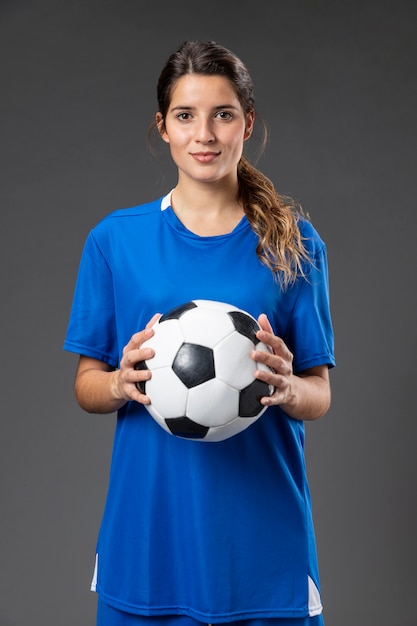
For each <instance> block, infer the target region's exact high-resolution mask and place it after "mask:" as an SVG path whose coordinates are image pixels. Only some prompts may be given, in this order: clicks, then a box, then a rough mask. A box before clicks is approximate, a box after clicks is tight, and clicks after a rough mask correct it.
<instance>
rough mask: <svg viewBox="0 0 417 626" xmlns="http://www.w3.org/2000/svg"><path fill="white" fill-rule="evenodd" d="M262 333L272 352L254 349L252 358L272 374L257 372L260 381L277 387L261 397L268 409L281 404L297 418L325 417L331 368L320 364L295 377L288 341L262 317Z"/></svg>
mask: <svg viewBox="0 0 417 626" xmlns="http://www.w3.org/2000/svg"><path fill="white" fill-rule="evenodd" d="M258 322H259V325H260V327H261V330H259V331H258V332H257V334H256V336H257V338H258V339H259V341H262V342H263V343H265V344H266V345H267V346H269V348H270V350H269V351H268V352H266V351H265V352H263V351H261V350H254V351H253V353H252V358H253V359H254V360H255V361H257V362H258V363H263V364H264V365H267V366H268V367H269V368H270V369H271V371H264V370H261V369H259V370H257V371H256V377H257V378H258V380H262V381H264V382H266V383H267V384H268V385H272V386H273V387H274V391H273V393H272V394H271V395H270V396H265V397H264V398H261V403H262V404H263V405H264V406H271V405H280V407H281V408H282V410H283V411H284V412H285V413H286V414H287V415H289V416H290V417H292V418H294V419H301V420H314V419H318V418H319V417H322V416H323V415H325V413H326V412H327V410H328V409H329V406H330V383H329V368H328V366H327V365H325V364H324V365H316V366H314V367H310V368H309V369H307V370H305V371H303V372H301V373H297V374H294V370H293V358H294V357H293V354H292V353H291V351H290V350H289V349H288V347H287V346H286V344H285V343H284V341H283V340H282V339H281V338H280V337H277V336H276V335H275V334H274V331H273V330H272V326H271V324H270V323H269V320H268V318H267V316H266V315H265V314H264V313H262V314H261V315H260V316H259V318H258Z"/></svg>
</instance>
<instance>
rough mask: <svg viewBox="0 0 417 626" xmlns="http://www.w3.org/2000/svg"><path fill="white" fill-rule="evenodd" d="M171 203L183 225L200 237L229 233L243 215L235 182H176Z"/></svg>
mask: <svg viewBox="0 0 417 626" xmlns="http://www.w3.org/2000/svg"><path fill="white" fill-rule="evenodd" d="M171 205H172V208H173V210H174V212H175V213H176V215H177V217H178V218H179V219H180V220H181V222H182V223H183V224H184V226H185V227H186V228H188V229H189V230H191V231H192V232H194V233H196V234H198V235H201V236H210V235H222V234H226V233H229V232H231V231H232V230H233V229H234V228H235V227H236V225H237V224H238V223H239V222H240V220H241V219H242V217H243V215H244V211H243V208H242V206H241V205H240V203H239V201H238V187H237V182H236V185H233V186H231V185H220V184H219V185H214V184H213V183H211V184H210V185H204V184H203V185H201V184H196V185H190V184H187V185H181V182H180V181H179V182H178V185H177V186H176V187H175V189H174V190H173V192H172V197H171Z"/></svg>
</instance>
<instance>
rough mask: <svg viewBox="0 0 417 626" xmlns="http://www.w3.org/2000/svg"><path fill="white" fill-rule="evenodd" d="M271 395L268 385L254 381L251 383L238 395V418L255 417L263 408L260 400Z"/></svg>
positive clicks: (260, 381)
mask: <svg viewBox="0 0 417 626" xmlns="http://www.w3.org/2000/svg"><path fill="white" fill-rule="evenodd" d="M269 395H271V392H270V388H269V385H268V384H267V383H265V382H263V381H262V380H254V381H253V383H251V384H250V385H248V386H247V387H245V388H244V389H242V391H241V392H240V395H239V415H240V417H255V416H256V415H258V413H259V412H260V411H261V410H262V409H263V408H264V407H263V405H262V404H261V403H260V399H261V398H263V397H264V396H269Z"/></svg>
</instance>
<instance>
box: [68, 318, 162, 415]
mask: <svg viewBox="0 0 417 626" xmlns="http://www.w3.org/2000/svg"><path fill="white" fill-rule="evenodd" d="M157 318H158V315H155V316H154V317H153V318H152V319H151V321H150V322H149V323H148V324H147V326H146V328H145V329H144V330H142V331H140V332H138V333H135V334H134V335H133V336H132V338H131V339H130V341H129V342H128V343H127V344H126V346H125V347H124V349H123V356H122V359H121V361H120V368H119V369H114V368H112V367H111V366H110V365H107V363H103V362H102V361H98V360H97V359H93V358H91V357H87V356H80V361H79V364H78V370H77V374H76V377H75V397H76V399H77V402H78V404H79V405H80V407H81V408H82V409H84V410H85V411H87V412H88V413H113V412H114V411H117V410H119V409H120V408H121V407H122V406H123V405H124V404H126V402H128V401H129V400H135V401H136V402H140V403H141V404H149V398H148V396H145V395H143V394H141V393H140V391H139V390H138V388H137V387H136V383H137V382H139V381H143V380H147V379H148V378H150V375H151V374H150V372H149V371H147V370H135V368H134V366H135V364H136V363H137V362H138V361H142V360H144V359H149V358H151V357H152V356H153V350H151V349H150V348H141V346H142V344H143V342H144V341H146V340H147V339H149V338H150V337H152V335H153V333H154V331H153V330H152V325H153V324H154V322H155V321H156V320H157Z"/></svg>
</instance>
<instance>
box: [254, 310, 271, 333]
mask: <svg viewBox="0 0 417 626" xmlns="http://www.w3.org/2000/svg"><path fill="white" fill-rule="evenodd" d="M258 324H259V326H260V327H261V329H262V330H264V331H266V332H267V333H271V334H273V332H274V331H273V329H272V326H271V324H270V321H269V319H268V317H267V315H266V314H265V313H261V314H260V316H259V317H258Z"/></svg>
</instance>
